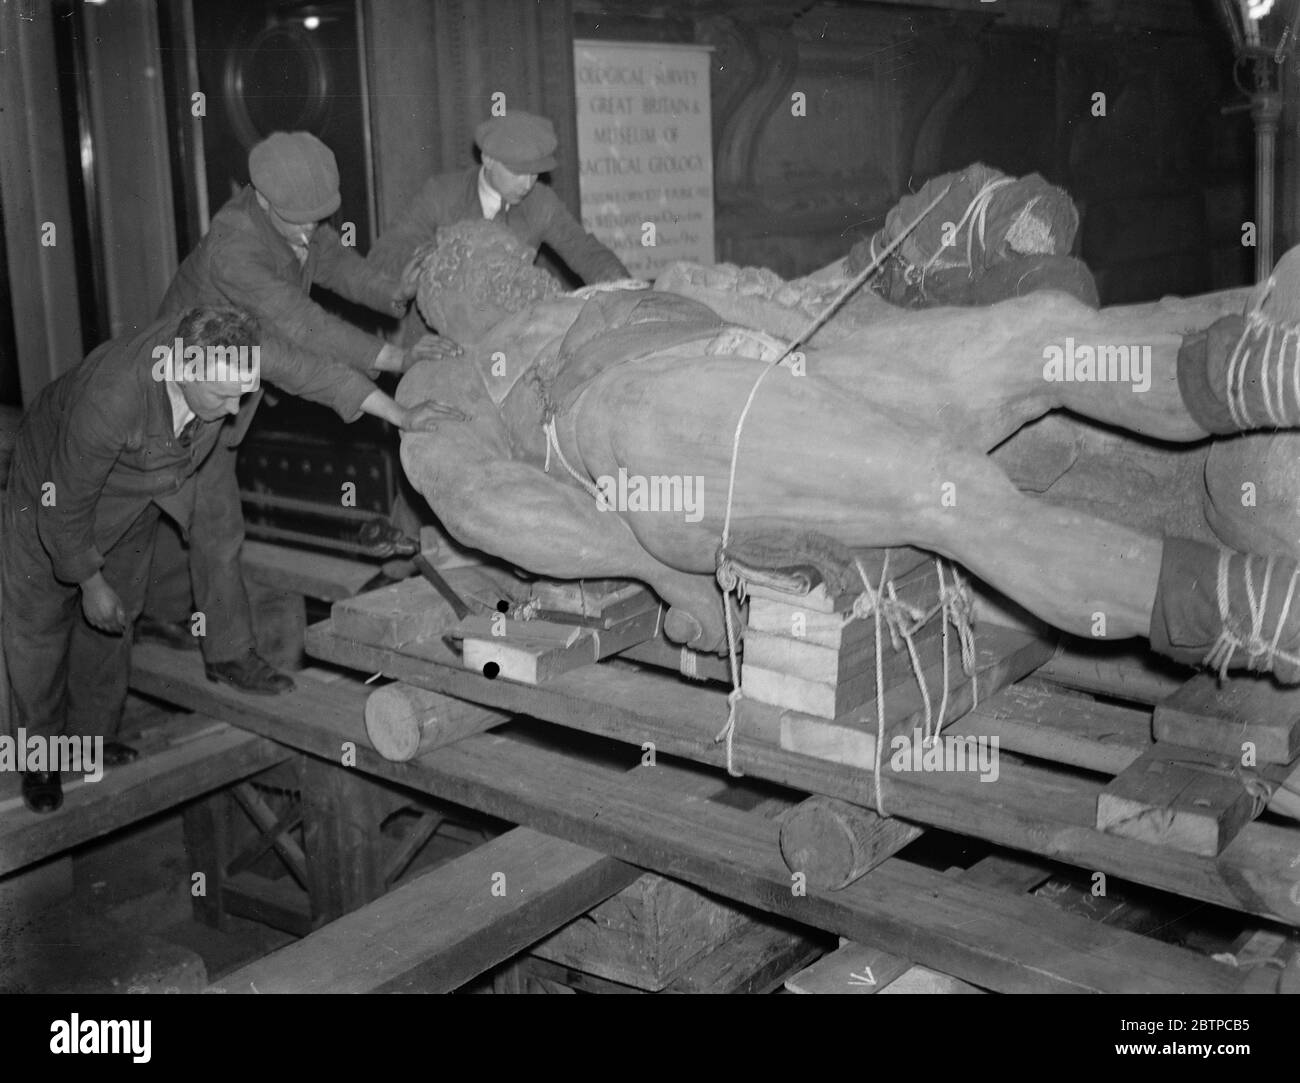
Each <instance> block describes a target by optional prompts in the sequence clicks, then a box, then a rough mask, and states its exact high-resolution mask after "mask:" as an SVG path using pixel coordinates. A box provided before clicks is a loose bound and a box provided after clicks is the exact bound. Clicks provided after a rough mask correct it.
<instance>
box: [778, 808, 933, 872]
mask: <svg viewBox="0 0 1300 1083" xmlns="http://www.w3.org/2000/svg"><path fill="white" fill-rule="evenodd" d="M920 834H922V829H921V828H919V827H916V826H915V825H913V824H909V823H905V822H904V821H902V820H894V819H888V818H885V817H882V816H880V815H878V814H877V813H875V812H872V811H871V810H870V809H866V808H860V807H859V806H857V805H851V804H849V803H848V802H847V801H839V800H836V799H835V798H833V797H810V798H808V800H807V801H804V802H803V803H802V804H801V805H799V806H797V807H796V808H794V809H793V810H791V812H790V814H789V815H788V816H787V817H786V818H785V820H784V822H783V823H782V824H781V856H782V857H783V858H784V859H785V864H786V867H787V868H788V869H789V870H790V871H791V872H801V873H803V874H804V875H805V876H806V877H807V878H808V883H809V884H811V885H812V886H813V887H819V888H827V889H829V890H831V891H837V890H839V889H840V888H844V887H848V886H849V884H851V883H853V881H854V880H856V879H858V878H859V877H860V876H862V875H863V874H864V873H866V872H868V871H869V870H870V869H872V868H874V867H875V866H876V865H879V864H880V862H882V861H884V860H885V858H887V857H890V856H891V855H893V854H895V853H897V852H898V851H899V850H901V849H902V848H903V847H904V846H906V845H907V844H908V843H909V842H911V841H912V840H913V839H915V838H916V837H917V836H919V835H920Z"/></svg>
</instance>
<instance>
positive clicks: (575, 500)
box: [402, 418, 663, 583]
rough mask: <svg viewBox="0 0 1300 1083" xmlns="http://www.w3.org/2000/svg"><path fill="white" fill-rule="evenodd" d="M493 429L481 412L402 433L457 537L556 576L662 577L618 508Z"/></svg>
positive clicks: (418, 477)
mask: <svg viewBox="0 0 1300 1083" xmlns="http://www.w3.org/2000/svg"><path fill="white" fill-rule="evenodd" d="M491 429H492V426H485V425H483V424H482V423H481V419H477V418H476V419H471V420H470V421H468V422H457V423H449V424H446V425H440V426H439V428H438V431H437V432H436V433H429V434H425V433H419V434H407V435H405V436H404V437H403V438H402V461H403V463H404V464H405V465H406V468H407V473H408V474H409V475H410V476H411V477H412V478H413V480H415V481H416V484H417V486H418V487H419V488H420V489H421V491H422V492H423V493H424V494H425V496H426V497H427V498H428V499H429V503H430V505H431V506H432V508H433V510H434V512H435V513H436V514H437V516H438V518H439V519H440V520H441V521H442V523H443V525H444V526H445V527H446V528H447V530H448V531H449V532H450V533H451V534H452V536H453V537H455V538H456V540H457V541H459V542H460V543H461V544H462V545H466V546H469V547H471V548H474V549H481V550H483V551H484V552H487V553H491V554H493V555H494V556H497V557H500V558H501V559H502V560H506V561H508V562H510V563H511V564H515V565H517V566H518V567H520V568H524V569H526V570H527V571H530V572H533V573H535V574H537V575H544V576H552V577H555V578H558V579H578V578H600V577H610V578H626V577H629V576H630V577H633V578H643V579H646V580H648V581H650V582H652V583H653V582H654V581H655V580H656V579H657V578H658V577H659V573H660V572H661V571H662V570H663V569H662V568H661V566H660V565H659V563H658V562H657V561H655V560H653V558H651V557H650V555H649V554H648V553H646V551H645V550H644V549H643V548H642V547H641V544H640V542H638V541H637V539H636V537H635V536H634V535H633V533H632V532H631V530H630V529H628V526H627V524H626V523H624V521H623V520H622V518H621V517H620V516H619V515H618V514H617V513H615V512H613V511H601V510H600V508H599V507H598V506H597V504H596V501H595V499H594V498H593V497H591V496H590V495H588V494H587V493H586V492H585V491H584V490H582V489H579V488H578V487H577V486H574V485H570V484H569V483H568V482H567V480H560V478H557V477H554V476H552V475H550V474H547V473H546V472H544V471H543V470H541V469H539V468H538V467H536V466H534V465H532V464H531V463H526V462H522V461H520V460H517V459H514V458H512V457H511V456H510V452H509V448H508V443H507V442H506V441H504V440H503V439H502V438H501V437H502V435H503V434H497V433H494V432H492V431H491ZM553 469H556V470H559V469H562V468H560V467H559V466H553Z"/></svg>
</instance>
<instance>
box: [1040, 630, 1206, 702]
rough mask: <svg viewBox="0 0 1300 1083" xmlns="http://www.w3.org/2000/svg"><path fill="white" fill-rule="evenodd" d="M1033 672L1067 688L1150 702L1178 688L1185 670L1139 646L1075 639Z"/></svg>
mask: <svg viewBox="0 0 1300 1083" xmlns="http://www.w3.org/2000/svg"><path fill="white" fill-rule="evenodd" d="M1035 676H1037V677H1040V678H1042V679H1043V680H1045V681H1052V682H1053V683H1055V684H1060V685H1064V686H1065V687H1066V688H1077V689H1079V690H1080V691H1083V692H1093V693H1096V694H1098V695H1104V696H1114V697H1115V698H1117V699H1128V700H1132V701H1133V702H1134V703H1148V704H1151V703H1159V702H1160V701H1161V700H1162V699H1164V698H1165V697H1166V696H1171V695H1173V694H1174V693H1175V692H1176V691H1178V689H1179V688H1181V687H1182V685H1183V684H1184V683H1185V682H1186V680H1187V670H1186V668H1185V667H1183V666H1179V665H1177V664H1176V663H1174V662H1170V661H1169V660H1167V659H1164V658H1161V657H1159V656H1158V655H1154V654H1152V653H1151V652H1150V651H1148V650H1145V649H1142V648H1134V647H1128V648H1122V649H1117V648H1116V647H1114V646H1113V645H1105V646H1102V647H1097V646H1094V645H1093V644H1083V643H1082V641H1080V640H1075V641H1073V642H1072V643H1071V644H1070V645H1069V646H1066V647H1063V648H1062V649H1061V651H1060V652H1059V653H1058V654H1057V655H1056V657H1054V658H1052V659H1051V660H1050V661H1048V662H1046V663H1044V664H1043V665H1042V666H1041V667H1040V668H1039V670H1038V672H1037V674H1035Z"/></svg>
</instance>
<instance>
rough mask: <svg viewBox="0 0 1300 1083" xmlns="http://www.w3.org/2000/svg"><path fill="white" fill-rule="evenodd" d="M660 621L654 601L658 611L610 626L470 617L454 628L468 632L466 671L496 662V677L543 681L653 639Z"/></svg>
mask: <svg viewBox="0 0 1300 1083" xmlns="http://www.w3.org/2000/svg"><path fill="white" fill-rule="evenodd" d="M659 622H660V613H659V606H658V605H657V604H656V606H655V608H654V609H651V610H644V611H643V612H641V613H639V614H638V615H636V616H634V617H630V618H628V619H625V620H622V621H620V622H618V623H617V624H615V625H614V626H613V627H611V628H607V629H597V628H589V627H584V626H581V625H576V624H556V623H554V622H551V621H542V620H530V621H513V620H497V619H494V618H491V617H466V618H465V619H464V620H463V621H461V622H460V624H459V625H458V626H457V628H456V630H455V631H456V633H457V634H460V635H463V636H464V642H463V651H462V660H463V662H464V665H465V668H466V669H473V670H477V671H479V672H483V671H484V667H485V666H488V665H490V664H495V665H496V667H497V669H496V676H497V677H501V678H504V679H505V680H509V681H518V682H520V683H521V684H542V683H544V682H545V681H548V680H550V679H551V678H553V677H557V676H559V675H560V674H561V673H567V672H569V670H572V669H577V668H578V667H579V666H587V665H592V664H593V663H595V662H598V661H600V659H602V658H608V657H609V656H610V655H612V654H617V653H618V652H619V651H621V650H624V649H625V648H627V647H631V646H633V645H634V644H636V643H644V642H646V641H647V640H649V639H652V638H654V636H655V634H656V632H657V631H658V629H659ZM496 628H500V629H503V630H504V631H505V635H495V634H494V629H496Z"/></svg>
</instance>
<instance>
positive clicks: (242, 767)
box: [0, 717, 290, 875]
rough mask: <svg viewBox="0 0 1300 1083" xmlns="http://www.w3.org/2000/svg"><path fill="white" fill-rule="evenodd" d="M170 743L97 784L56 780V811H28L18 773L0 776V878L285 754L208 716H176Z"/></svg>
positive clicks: (112, 771)
mask: <svg viewBox="0 0 1300 1083" xmlns="http://www.w3.org/2000/svg"><path fill="white" fill-rule="evenodd" d="M168 735H169V738H170V743H168V744H164V745H161V746H158V747H157V748H155V749H153V750H146V751H145V753H144V754H142V755H141V756H140V758H139V759H137V760H136V761H135V762H134V763H129V764H126V765H125V766H124V767H110V768H106V769H105V771H104V777H103V778H102V779H100V781H98V782H83V781H81V780H77V781H75V782H72V783H71V784H67V783H65V785H64V801H63V807H62V808H61V809H60V810H59V812H58V814H57V815H48V814H40V813H35V812H31V811H29V810H28V809H27V808H26V807H24V806H23V804H22V799H21V798H20V797H19V796H18V783H19V778H18V776H17V775H16V774H11V775H10V777H9V778H4V777H3V776H0V783H4V787H5V788H4V790H3V791H0V807H3V815H0V875H3V874H4V873H6V872H11V871H13V870H14V869H17V868H21V867H22V866H24V865H27V864H29V863H31V862H33V861H38V860H40V859H41V858H43V857H46V856H48V855H50V854H55V853H59V852H60V851H62V850H66V849H68V848H69V847H71V846H77V845H79V844H81V843H83V842H86V841H88V840H90V839H94V838H99V837H100V836H101V835H107V834H109V833H110V832H112V831H116V830H117V829H118V828H120V827H125V826H126V825H127V824H132V823H135V822H136V821H137V820H142V819H144V818H145V817H147V816H152V815H154V814H155V813H157V812H162V811H165V810H167V809H170V808H174V807H175V806H177V805H179V804H181V803H182V802H185V801H189V800H191V799H193V798H195V797H199V796H201V795H203V794H206V793H210V792H211V791H213V790H216V789H220V788H221V787H222V786H227V785H229V784H230V783H231V782H235V781H238V780H239V779H243V778H247V777H248V776H249V775H254V774H256V773H258V772H259V771H262V770H265V769H266V768H267V767H270V766H272V765H274V764H276V763H280V762H282V761H283V760H286V759H288V758H289V756H290V753H289V752H288V750H286V749H285V748H283V747H282V746H280V745H278V744H275V743H274V742H272V741H268V740H265V739H264V738H260V737H256V736H254V735H252V734H250V733H246V732H244V731H242V730H238V729H235V728H234V727H232V726H229V725H227V724H225V723H218V722H216V721H215V720H214V719H212V718H210V717H206V718H205V717H195V718H189V719H176V720H175V721H174V722H173V723H172V724H171V725H170V726H169V727H168Z"/></svg>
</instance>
